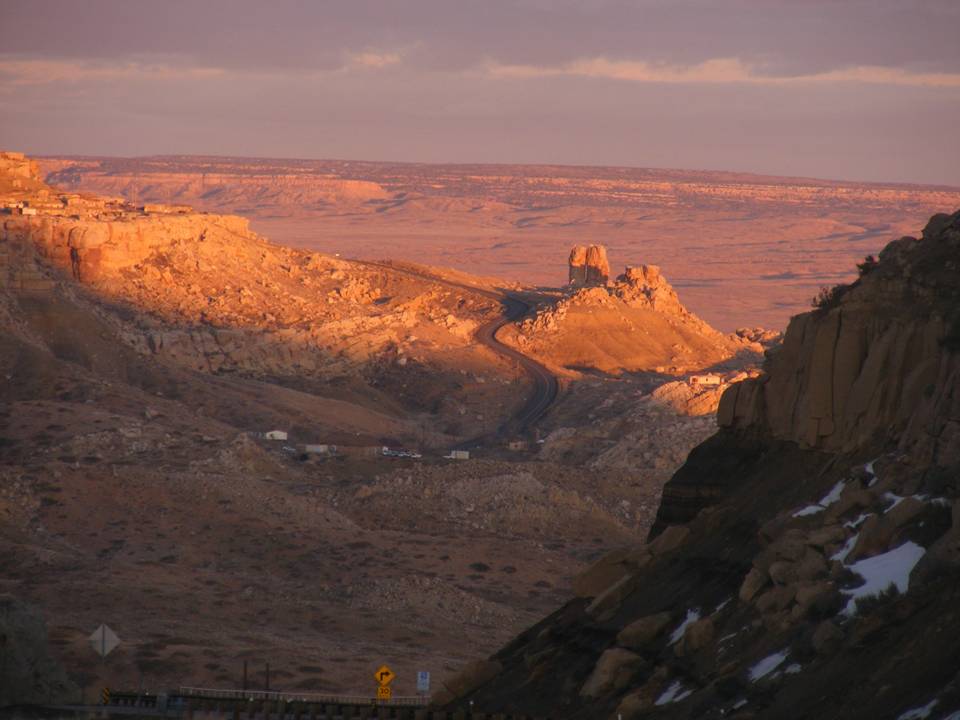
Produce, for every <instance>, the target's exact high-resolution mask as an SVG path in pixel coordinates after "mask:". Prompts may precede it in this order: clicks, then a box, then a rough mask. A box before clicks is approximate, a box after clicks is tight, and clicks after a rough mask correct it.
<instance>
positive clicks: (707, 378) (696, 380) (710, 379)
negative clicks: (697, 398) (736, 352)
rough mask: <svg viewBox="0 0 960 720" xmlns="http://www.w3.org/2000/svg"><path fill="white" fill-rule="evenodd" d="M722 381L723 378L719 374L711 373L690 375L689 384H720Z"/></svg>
mask: <svg viewBox="0 0 960 720" xmlns="http://www.w3.org/2000/svg"><path fill="white" fill-rule="evenodd" d="M721 383H723V378H721V377H720V376H719V375H715V374H713V373H711V374H709V375H691V376H690V384H691V385H714V386H715V385H720V384H721Z"/></svg>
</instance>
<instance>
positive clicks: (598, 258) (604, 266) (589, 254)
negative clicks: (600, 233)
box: [568, 245, 610, 287]
mask: <svg viewBox="0 0 960 720" xmlns="http://www.w3.org/2000/svg"><path fill="white" fill-rule="evenodd" d="M609 280H610V263H609V261H608V260H607V249H606V248H605V247H604V246H603V245H576V246H574V248H573V249H572V250H571V251H570V260H569V273H568V282H569V283H570V285H573V286H574V287H596V286H601V285H606V284H607V282H608V281H609Z"/></svg>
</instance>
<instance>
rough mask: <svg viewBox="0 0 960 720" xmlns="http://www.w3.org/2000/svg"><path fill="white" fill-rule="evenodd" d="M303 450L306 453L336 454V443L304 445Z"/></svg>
mask: <svg viewBox="0 0 960 720" xmlns="http://www.w3.org/2000/svg"><path fill="white" fill-rule="evenodd" d="M303 451H304V452H305V453H307V454H308V455H336V454H337V446H336V445H325V444H324V445H305V446H304V448H303Z"/></svg>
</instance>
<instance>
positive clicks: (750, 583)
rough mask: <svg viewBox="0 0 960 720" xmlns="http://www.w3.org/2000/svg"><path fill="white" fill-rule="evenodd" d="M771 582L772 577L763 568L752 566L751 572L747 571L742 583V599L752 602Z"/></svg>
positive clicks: (740, 595)
mask: <svg viewBox="0 0 960 720" xmlns="http://www.w3.org/2000/svg"><path fill="white" fill-rule="evenodd" d="M769 582H770V578H769V576H768V575H767V573H765V572H764V571H763V570H760V569H759V568H755V567H754V568H750V572H748V573H747V576H746V577H745V578H744V579H743V583H742V584H741V585H740V594H739V597H740V599H741V600H742V601H743V602H750V601H751V600H753V598H754V597H755V596H756V594H757V593H758V592H760V591H761V590H763V588H765V587H766V586H767V585H768V584H769Z"/></svg>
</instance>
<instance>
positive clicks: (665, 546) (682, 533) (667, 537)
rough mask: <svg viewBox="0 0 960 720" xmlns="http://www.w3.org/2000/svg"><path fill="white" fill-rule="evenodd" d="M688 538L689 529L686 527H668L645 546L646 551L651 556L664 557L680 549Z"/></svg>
mask: <svg viewBox="0 0 960 720" xmlns="http://www.w3.org/2000/svg"><path fill="white" fill-rule="evenodd" d="M689 536H690V528H688V527H687V526H686V525H670V526H669V527H667V529H666V530H664V531H663V532H662V533H660V534H659V535H657V537H656V539H655V540H654V541H653V542H651V543H650V544H649V545H647V549H648V550H649V551H650V554H651V555H665V554H666V553H668V552H672V551H674V550H676V549H677V548H678V547H680V546H681V545H682V544H683V543H684V542H685V541H686V539H687V538H688V537H689Z"/></svg>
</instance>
